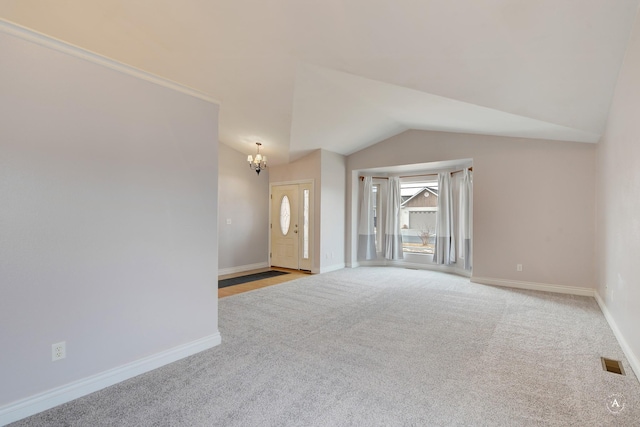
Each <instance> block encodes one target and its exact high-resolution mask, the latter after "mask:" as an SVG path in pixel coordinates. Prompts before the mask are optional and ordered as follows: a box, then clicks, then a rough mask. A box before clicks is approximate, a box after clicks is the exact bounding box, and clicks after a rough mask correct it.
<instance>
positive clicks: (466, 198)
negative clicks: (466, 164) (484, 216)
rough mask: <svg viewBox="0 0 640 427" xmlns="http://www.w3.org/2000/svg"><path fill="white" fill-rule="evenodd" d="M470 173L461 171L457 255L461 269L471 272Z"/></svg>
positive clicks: (465, 170) (466, 170) (467, 170)
mask: <svg viewBox="0 0 640 427" xmlns="http://www.w3.org/2000/svg"><path fill="white" fill-rule="evenodd" d="M471 173H472V172H471V171H470V170H469V169H464V170H463V171H462V181H461V182H460V241H459V243H458V255H459V258H460V260H461V261H462V263H461V264H462V265H461V267H463V268H464V269H465V270H471V195H472V194H473V192H472V179H471Z"/></svg>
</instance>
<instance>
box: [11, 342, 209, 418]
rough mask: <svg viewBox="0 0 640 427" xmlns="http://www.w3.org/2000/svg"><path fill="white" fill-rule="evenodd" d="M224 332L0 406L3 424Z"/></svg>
mask: <svg viewBox="0 0 640 427" xmlns="http://www.w3.org/2000/svg"><path fill="white" fill-rule="evenodd" d="M221 342H222V339H221V337H220V332H216V333H215V334H213V335H209V336H208V337H204V338H201V339H199V340H196V341H192V342H190V343H187V344H183V345H180V346H178V347H174V348H171V349H169V350H165V351H162V352H160V353H157V354H154V355H152V356H148V357H145V358H142V359H139V360H136V361H135V362H131V363H128V364H126V365H123V366H119V367H117V368H113V369H109V370H108V371H105V372H102V373H100V374H96V375H92V376H90V377H86V378H83V379H80V380H77V381H74V382H72V383H69V384H66V385H63V386H60V387H56V388H54V389H51V390H48V391H45V392H43V393H39V394H36V395H34V396H30V397H27V398H25V399H21V400H18V401H16V402H13V403H10V404H8V405H5V406H3V407H0V426H4V425H6V424H9V423H12V422H14V421H18V420H21V419H23V418H26V417H29V416H31V415H34V414H37V413H38V412H42V411H45V410H47V409H50V408H53V407H54V406H58V405H61V404H63V403H66V402H70V401H72V400H74V399H77V398H79V397H82V396H86V395H87V394H90V393H93V392H95V391H98V390H101V389H103V388H105V387H109V386H111V385H114V384H117V383H119V382H122V381H125V380H128V379H129V378H133V377H135V376H137V375H140V374H144V373H145V372H149V371H152V370H154V369H156V368H159V367H161V366H164V365H167V364H169V363H171V362H175V361H176V360H180V359H183V358H185V357H187V356H191V355H193V354H196V353H199V352H201V351H203V350H207V349H209V348H211V347H215V346H216V345H218V344H220V343H221Z"/></svg>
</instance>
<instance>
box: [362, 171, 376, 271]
mask: <svg viewBox="0 0 640 427" xmlns="http://www.w3.org/2000/svg"><path fill="white" fill-rule="evenodd" d="M362 184H363V187H362V192H361V193H360V197H361V198H360V221H359V224H358V260H360V261H366V260H372V259H376V235H375V231H374V224H373V179H372V178H371V177H370V176H365V177H364V179H363V181H362Z"/></svg>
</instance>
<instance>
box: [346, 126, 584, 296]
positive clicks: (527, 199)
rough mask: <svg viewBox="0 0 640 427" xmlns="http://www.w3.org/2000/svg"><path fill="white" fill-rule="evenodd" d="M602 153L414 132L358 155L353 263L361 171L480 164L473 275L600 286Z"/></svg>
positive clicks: (351, 167) (350, 163)
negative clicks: (597, 195)
mask: <svg viewBox="0 0 640 427" xmlns="http://www.w3.org/2000/svg"><path fill="white" fill-rule="evenodd" d="M595 151H596V146H595V144H585V143H574V142H558V141H543V140H531V139H525V138H507V137H496V136H484V135H470V134H457V133H445V132H428V131H417V130H414V131H407V132H404V133H402V134H400V135H398V136H395V137H392V138H389V139H387V140H385V141H382V142H380V143H378V144H376V145H374V146H372V147H369V148H367V149H364V150H362V151H359V152H357V153H354V154H352V155H350V156H349V157H348V159H347V173H348V183H347V185H348V187H349V194H348V198H349V199H348V200H350V202H349V203H350V209H349V211H348V224H347V227H348V228H347V233H348V236H349V237H348V240H347V247H348V250H349V251H348V254H347V262H348V263H351V262H352V261H355V259H356V257H355V250H356V247H355V246H356V245H355V244H354V243H353V242H357V240H356V239H357V236H356V235H355V234H354V233H355V232H357V228H356V227H355V226H354V224H355V222H354V221H355V219H356V217H357V215H354V213H355V212H357V201H356V199H357V197H351V195H352V194H355V192H354V191H353V187H354V177H355V175H357V171H358V170H361V169H367V168H380V167H389V166H397V165H410V164H416V163H427V162H436V161H453V160H457V159H473V180H474V185H473V239H474V240H473V256H474V264H473V276H474V277H478V278H483V279H484V278H487V279H499V280H513V281H523V282H530V283H538V284H549V285H561V286H573V287H583V288H594V287H595V261H596V260H595V257H594V244H595V239H594V221H595V201H594V185H595V176H594V175H595V174H594V168H595ZM355 184H357V182H356V183H355ZM540 200H545V204H544V205H541V204H540ZM516 264H523V271H521V272H517V271H516Z"/></svg>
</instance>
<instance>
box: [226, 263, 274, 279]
mask: <svg viewBox="0 0 640 427" xmlns="http://www.w3.org/2000/svg"><path fill="white" fill-rule="evenodd" d="M260 268H269V263H268V262H267V261H265V262H259V263H257V264H247V265H239V266H237V267H229V268H220V269H218V276H224V275H225V274H234V273H242V272H243V271H250V270H258V269H260Z"/></svg>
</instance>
